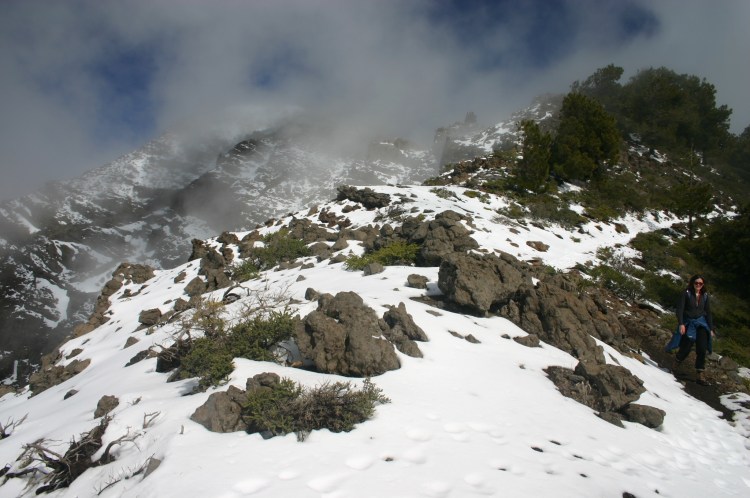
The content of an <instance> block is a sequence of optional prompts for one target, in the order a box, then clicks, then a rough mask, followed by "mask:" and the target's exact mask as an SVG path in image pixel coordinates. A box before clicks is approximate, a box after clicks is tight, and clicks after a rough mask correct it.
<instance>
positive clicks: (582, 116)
mask: <svg viewBox="0 0 750 498" xmlns="http://www.w3.org/2000/svg"><path fill="white" fill-rule="evenodd" d="M619 150H620V135H619V132H618V131H617V125H616V121H615V119H614V117H612V116H611V115H610V114H608V113H607V112H606V111H605V110H604V107H602V105H601V104H600V103H598V102H597V101H596V100H594V99H592V98H590V97H587V96H585V95H583V94H581V93H569V94H568V95H567V96H566V97H565V99H563V105H562V109H561V110H560V125H559V127H558V129H557V135H556V136H555V140H554V142H553V144H552V164H553V166H552V169H553V171H554V172H555V174H556V175H557V176H558V177H559V178H561V179H562V180H565V181H575V180H583V181H585V180H589V179H591V178H592V177H594V176H595V175H602V174H603V170H604V168H605V167H606V166H607V165H609V164H613V163H615V162H616V161H617V157H618V153H619Z"/></svg>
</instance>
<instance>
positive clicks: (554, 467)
mask: <svg viewBox="0 0 750 498" xmlns="http://www.w3.org/2000/svg"><path fill="white" fill-rule="evenodd" d="M371 188H372V189H373V190H375V191H376V192H380V193H387V194H389V195H391V204H397V205H398V207H400V208H403V210H404V215H411V216H419V215H423V216H424V217H425V219H427V220H429V219H432V218H434V216H435V215H436V214H438V213H440V212H442V211H445V210H448V209H452V210H454V211H457V212H460V213H467V214H469V215H470V216H471V222H470V223H468V222H467V223H465V226H466V227H467V228H468V229H469V230H471V231H472V235H471V236H472V237H473V238H474V239H475V240H477V242H478V243H479V246H480V250H482V251H487V252H498V251H503V252H507V253H509V254H511V255H514V256H516V257H517V258H519V259H520V260H524V261H531V260H537V259H541V260H543V262H544V264H547V265H549V266H552V267H554V268H558V269H568V268H571V267H573V266H575V265H576V264H578V263H584V262H585V261H587V260H589V259H593V258H594V257H595V254H596V250H597V249H598V248H600V247H605V246H606V247H614V246H616V245H617V244H623V245H624V244H625V243H626V242H627V241H628V240H629V239H630V238H632V237H633V236H634V235H635V234H636V233H637V232H638V231H644V230H653V229H655V228H658V227H663V226H668V225H669V224H671V223H672V222H674V221H675V220H674V219H672V218H670V217H667V216H663V215H660V216H659V217H658V218H657V217H650V216H647V217H644V218H643V219H638V218H634V217H626V218H623V219H620V220H617V223H621V224H623V225H625V226H626V227H627V229H628V231H629V234H625V233H621V232H620V231H618V230H617V229H616V227H615V226H614V224H596V223H590V224H588V225H586V226H584V227H583V231H582V233H579V232H576V233H574V234H573V233H570V232H568V231H566V230H564V229H563V228H561V227H557V226H555V225H549V226H547V227H545V228H540V227H539V226H536V225H533V224H527V225H526V226H518V225H515V224H514V225H509V224H505V223H504V222H503V219H502V218H501V217H498V215H497V213H496V211H497V209H499V208H501V207H504V206H505V205H506V201H505V200H503V199H502V198H500V197H496V196H493V195H489V196H488V198H487V199H486V202H482V200H480V199H479V198H475V197H468V196H466V195H464V194H465V192H466V190H467V189H465V188H462V187H455V186H446V187H440V188H435V187H423V186H410V187H404V186H375V187H371ZM446 192H450V193H452V194H453V195H451V196H447V195H445V193H446ZM347 205H349V206H350V208H351V206H353V203H350V202H340V203H338V202H331V203H326V204H322V205H320V206H319V211H318V212H320V210H322V209H325V210H328V211H330V212H332V213H334V214H336V215H337V216H345V217H346V218H348V219H349V220H350V222H351V225H350V227H351V228H357V227H361V226H366V225H376V224H378V225H381V226H382V225H383V224H384V223H391V224H395V223H396V222H395V221H393V220H391V219H389V218H388V217H387V216H388V213H389V207H385V208H380V209H375V210H371V211H368V210H365V209H364V208H361V207H360V208H359V209H355V210H352V211H350V210H349V209H350V208H349V209H347V212H344V208H345V206H347ZM307 213H308V211H307V210H305V211H300V212H298V213H295V214H293V215H291V216H286V217H284V218H281V219H280V220H278V221H277V222H276V224H274V225H272V226H264V227H261V228H259V229H258V231H259V232H260V233H261V235H264V234H267V233H271V232H274V231H277V230H279V229H280V228H281V227H283V226H286V225H287V224H288V223H289V221H291V219H292V218H297V219H300V218H305V217H308V214H307ZM309 218H310V220H311V221H312V222H314V223H318V220H317V215H310V216H309ZM246 234H247V232H236V235H237V236H238V237H239V238H240V239H242V237H243V236H244V235H246ZM529 241H531V242H533V241H540V242H543V243H544V244H547V245H549V249H548V250H547V251H546V252H540V251H538V250H536V249H534V248H533V247H531V246H529V245H528V244H527V243H526V242H529ZM207 242H208V243H209V245H211V246H214V247H219V246H220V244H219V243H218V241H217V240H216V238H213V239H210V240H208V241H207ZM233 250H234V252H235V256H238V251H237V249H236V247H234V248H233ZM350 251H351V252H352V253H355V254H358V253H360V252H361V251H362V247H361V246H360V245H359V243H357V242H355V241H349V242H348V247H347V248H346V249H343V250H342V251H341V252H342V253H343V254H348V253H349V252H350ZM304 263H312V267H310V268H306V269H302V268H301V267H298V268H293V269H285V270H271V271H267V272H264V273H263V274H262V277H261V279H260V280H254V281H248V282H245V283H243V284H242V285H243V286H244V287H245V288H248V289H251V290H260V289H263V288H264V287H265V286H272V287H284V288H286V289H288V292H289V293H290V297H291V298H292V299H293V301H292V302H291V303H290V306H291V307H292V310H293V312H294V313H295V314H299V315H300V316H305V315H306V314H308V313H309V312H311V311H313V310H315V309H316V308H317V303H316V302H310V301H307V300H306V299H305V298H304V296H305V292H306V290H307V289H308V288H313V289H316V290H317V291H320V292H327V293H330V294H334V295H335V294H336V293H337V292H341V291H354V292H356V293H357V294H359V295H360V296H361V297H362V299H363V300H364V302H365V303H366V304H367V305H368V306H370V307H371V308H373V309H374V310H375V311H376V313H378V314H379V315H380V314H382V313H383V312H384V311H385V310H386V309H387V306H389V305H398V304H399V303H401V302H403V303H404V304H405V306H406V308H407V311H408V313H409V314H411V315H412V317H413V319H414V321H415V323H416V324H417V325H419V327H421V328H422V329H423V330H424V331H425V332H426V333H427V335H428V336H429V342H425V343H420V349H422V351H423V353H424V357H423V358H412V357H408V356H405V355H403V354H400V353H398V357H399V361H400V363H401V368H400V369H398V370H394V371H390V372H387V373H385V374H383V375H380V376H377V377H375V378H373V379H372V380H373V382H374V383H375V384H376V385H377V386H378V387H379V388H381V389H382V390H383V393H384V394H385V395H386V396H388V397H389V398H390V399H391V403H389V404H386V405H380V406H378V407H377V409H376V414H375V417H374V418H373V419H372V420H369V421H367V422H364V423H362V424H359V425H358V426H357V428H356V429H355V430H353V431H352V432H349V433H332V432H329V431H327V430H320V431H314V432H313V433H311V434H310V436H309V437H308V438H307V439H306V440H305V441H304V442H302V443H300V442H298V441H297V439H296V437H295V436H294V435H293V434H291V435H288V436H285V437H275V438H272V439H269V440H264V439H262V438H261V437H260V436H259V435H258V434H252V435H248V434H245V433H242V432H236V433H229V434H215V433H211V432H209V431H207V430H206V429H204V428H203V427H202V426H200V425H198V424H196V423H194V422H192V421H191V420H190V415H191V414H192V413H193V412H194V411H195V409H196V408H197V407H198V406H200V405H202V404H203V403H204V402H205V401H206V399H207V397H208V396H209V395H210V394H211V393H212V392H216V391H219V390H226V389H227V386H221V387H219V388H216V389H209V390H208V391H207V392H205V393H199V394H193V395H189V396H188V395H186V394H187V393H189V392H190V391H191V390H192V388H193V386H194V385H195V383H196V381H195V379H188V380H183V381H178V382H172V383H167V382H166V379H167V377H168V376H169V374H168V373H166V374H165V373H157V372H156V371H155V361H156V360H155V359H146V360H143V361H140V362H138V363H135V364H133V365H131V366H129V367H125V364H126V363H128V361H130V359H131V358H133V357H134V356H135V355H136V354H137V353H138V352H139V351H144V350H146V349H148V348H149V347H152V346H157V345H164V346H167V345H169V344H170V342H171V341H172V340H173V336H174V334H176V333H177V330H178V328H179V326H178V325H177V324H175V323H167V324H165V325H163V326H160V327H155V328H152V329H146V328H141V327H140V324H139V323H138V316H139V313H140V312H141V311H142V310H145V309H152V308H156V307H158V308H159V309H160V310H162V311H167V310H169V309H170V308H171V307H172V305H173V303H174V301H175V300H176V299H178V298H185V294H184V287H185V285H186V283H187V282H189V281H190V280H191V279H193V278H194V277H196V276H198V271H199V265H200V262H199V261H198V260H195V261H191V262H188V263H185V264H182V265H179V266H177V267H175V268H172V269H165V270H157V271H156V272H155V276H154V277H153V278H151V279H150V280H148V281H147V282H145V283H144V284H134V283H129V284H126V285H124V286H123V287H122V288H120V289H119V290H117V291H116V292H115V293H114V294H112V295H111V296H110V302H111V305H110V308H109V310H108V312H107V315H108V317H109V321H107V322H106V323H104V324H102V325H100V326H99V327H98V328H97V329H95V330H94V331H92V332H91V333H89V334H86V335H84V336H81V337H77V338H75V339H72V340H70V341H68V342H67V343H65V344H64V345H63V346H62V347H61V348H60V351H61V354H62V360H61V361H60V362H59V364H60V365H66V364H70V363H72V362H73V361H75V360H91V363H90V364H89V366H88V367H87V368H86V369H85V370H83V371H82V372H81V373H79V374H78V375H76V376H74V377H73V378H71V379H69V380H67V381H66V382H64V383H62V384H59V385H57V386H54V387H52V388H50V389H48V390H46V391H44V392H41V393H40V394H38V395H36V396H30V393H29V392H28V391H26V392H24V393H22V394H20V395H13V394H8V395H6V396H4V397H3V398H0V422H2V423H7V422H8V421H12V420H21V419H22V418H23V417H24V416H26V419H25V420H24V422H23V423H22V424H20V425H18V426H17V427H15V428H14V430H13V432H12V434H11V435H10V437H7V438H5V439H3V440H2V441H0V467H1V466H4V465H6V464H7V465H10V466H11V468H15V467H14V466H17V465H19V462H17V461H16V459H17V458H18V456H19V455H20V454H21V453H22V451H23V446H24V445H25V444H29V443H31V442H34V441H37V440H39V439H41V438H44V439H45V441H47V444H48V445H49V447H50V448H51V449H53V450H55V451H58V452H64V451H65V449H66V448H67V445H68V444H69V441H70V440H71V438H73V437H76V438H77V437H78V436H79V435H80V434H82V433H83V432H86V431H89V430H91V429H92V428H93V427H94V426H95V425H97V424H98V420H95V419H94V418H93V411H94V408H95V407H96V405H97V402H98V401H99V399H100V398H101V397H102V396H104V395H113V396H116V397H117V398H118V399H119V400H120V404H119V405H118V406H117V407H116V408H115V409H114V410H113V412H112V413H111V415H112V417H113V418H112V421H111V423H110V425H109V427H108V429H107V431H106V433H105V435H104V439H103V445H104V447H106V446H107V444H108V443H110V442H112V441H114V440H116V439H117V438H120V437H122V436H124V435H125V434H128V433H130V434H133V433H136V432H137V433H139V437H138V438H137V439H136V440H135V441H134V444H123V445H119V446H116V447H115V449H114V450H113V455H114V456H115V460H114V461H113V462H112V463H110V464H107V465H103V466H101V467H95V468H91V469H88V470H87V471H86V472H85V473H83V474H82V475H81V476H80V477H78V479H76V480H75V481H74V482H73V483H72V484H71V486H70V487H69V488H63V489H60V490H57V491H54V492H52V493H50V494H49V496H54V497H76V496H81V497H82V496H95V495H97V493H98V492H99V491H101V492H102V493H101V496H122V497H136V496H138V497H159V498H162V497H180V496H217V497H240V496H258V497H278V496H301V497H308V496H309V497H323V496H326V497H350V496H357V497H364V498H367V497H372V498H380V497H383V496H427V497H449V496H513V497H516V496H518V497H521V496H530V495H536V496H562V497H601V496H622V493H624V492H628V493H631V494H632V495H635V496H639V497H641V496H654V495H655V494H658V495H659V496H699V495H711V496H743V495H745V494H747V493H748V492H750V452H749V450H750V446H749V445H748V440H747V438H746V434H745V435H743V434H742V433H741V432H742V431H740V430H738V429H736V428H734V427H733V426H732V425H730V424H729V423H728V422H727V421H724V420H722V419H720V418H719V417H718V413H717V412H716V411H714V410H713V409H711V408H710V407H708V406H706V405H705V404H703V403H701V402H699V401H697V400H696V399H694V398H692V397H691V396H689V395H687V394H686V393H685V392H684V390H683V389H682V387H681V385H680V384H679V383H678V382H676V381H675V379H674V378H673V377H672V376H671V375H670V374H668V373H665V372H663V371H661V370H660V369H659V368H657V367H656V366H655V365H654V364H653V362H651V363H649V362H648V361H646V362H645V363H643V362H640V361H638V360H636V359H634V358H631V357H628V356H625V355H623V354H621V353H619V352H618V351H616V350H615V349H613V348H611V347H609V346H607V345H606V344H603V343H600V344H601V345H602V346H603V347H604V349H605V353H606V356H607V358H608V359H610V358H611V359H612V360H613V361H616V362H617V363H619V364H620V365H622V366H624V367H626V368H627V369H629V370H630V371H631V372H632V373H633V374H635V375H636V376H638V377H639V378H640V379H642V380H643V381H644V386H645V387H646V389H647V391H646V392H645V393H644V394H643V395H641V399H640V400H639V402H641V403H644V404H648V405H651V406H654V407H656V408H660V409H662V410H664V411H665V412H666V414H667V415H666V417H665V419H664V423H663V426H662V427H660V428H659V430H653V429H648V428H646V427H645V426H642V425H639V424H631V423H628V422H625V429H621V428H618V427H615V426H614V425H612V424H610V423H608V422H605V421H604V420H601V419H600V418H598V417H597V416H596V415H595V412H594V411H593V410H591V409H590V408H588V407H586V406H584V405H581V404H579V403H577V402H575V401H573V400H572V399H569V398H566V397H563V396H562V395H561V394H560V393H559V392H558V391H557V389H556V388H555V386H554V384H553V383H552V382H551V381H550V380H549V379H548V378H547V376H546V374H545V373H544V371H543V370H544V369H545V368H547V367H549V366H553V365H554V366H562V367H566V368H573V367H574V366H575V364H576V363H577V360H576V359H575V358H574V357H572V356H571V355H569V354H568V353H565V352H563V351H561V350H559V349H557V348H555V347H552V346H550V345H547V344H542V347H540V348H528V347H525V346H522V345H520V344H518V343H516V342H515V341H513V340H509V339H508V338H513V337H523V336H525V335H526V332H525V331H523V330H522V329H520V328H519V327H517V326H516V325H514V324H513V323H511V322H510V321H508V320H506V319H504V318H501V317H485V318H479V317H475V316H468V315H463V314H458V313H451V312H448V311H443V310H441V311H440V312H439V313H438V314H437V315H436V314H435V309H434V308H432V307H430V306H429V305H428V304H425V303H423V302H420V301H417V300H414V299H413V298H418V297H420V296H422V295H423V294H424V293H425V291H424V290H420V289H415V288H411V287H407V286H406V285H405V282H406V279H407V277H408V276H409V275H410V274H413V273H417V274H420V275H423V276H425V277H426V278H427V279H428V282H430V283H434V282H437V279H438V268H436V267H429V268H421V267H420V268H415V267H405V266H389V267H386V269H385V271H384V272H383V273H380V274H377V275H372V276H363V274H362V273H361V272H353V271H347V270H345V268H344V265H343V264H342V263H331V262H330V261H328V260H324V261H321V262H318V261H317V260H316V259H315V258H313V257H310V258H307V259H305V260H304ZM182 272H184V273H185V277H184V278H183V279H182V281H181V282H175V279H176V277H177V276H178V275H179V274H180V273H182ZM300 277H304V280H301V279H300ZM225 291H226V289H220V290H217V291H214V292H212V293H209V294H206V295H204V297H205V298H208V299H215V300H220V299H221V297H222V295H223V293H224V292H225ZM427 292H429V293H437V292H439V291H438V290H436V286H434V285H428V291H427ZM242 305H243V299H240V300H239V301H236V302H234V303H231V304H228V305H227V306H226V308H225V309H226V313H227V316H232V315H233V314H235V313H238V312H239V310H240V309H241V307H242ZM451 332H455V333H458V334H459V335H461V336H464V337H465V336H468V335H469V334H471V335H473V336H474V337H475V338H476V339H478V340H479V343H478V344H473V343H470V342H468V341H465V340H462V339H460V338H457V337H455V336H454V335H453V334H451ZM504 336H505V337H504ZM129 338H135V339H137V340H138V342H136V343H135V344H133V345H130V346H129V347H125V344H126V341H127V340H128V339H129ZM234 365H235V370H234V372H233V373H232V374H231V376H230V379H229V382H228V384H229V385H233V386H237V387H239V388H244V385H245V381H246V379H247V378H248V377H252V376H253V375H256V374H258V373H262V372H273V373H277V374H279V375H280V376H282V377H288V378H291V379H292V380H294V381H297V382H300V383H301V384H303V385H305V386H317V385H321V384H323V383H326V382H333V381H338V380H340V381H352V382H354V383H355V384H358V385H361V382H362V380H361V379H351V378H345V377H341V376H337V375H328V374H320V373H315V372H311V371H307V370H302V369H296V368H289V367H284V366H281V365H278V364H275V363H271V362H257V361H250V360H246V359H235V360H234ZM71 390H76V391H77V393H76V394H75V395H74V396H72V397H69V398H68V399H65V396H66V394H67V393H70V392H71ZM741 402H742V400H741V399H740V400H736V403H741ZM146 414H155V415H154V418H153V421H152V423H150V424H149V425H148V427H144V419H145V416H146ZM745 427H746V426H745ZM152 457H153V458H156V459H159V460H160V461H161V464H160V466H159V467H158V468H157V469H156V470H154V471H153V472H152V473H150V474H149V475H148V476H144V474H138V475H132V473H133V470H134V469H139V468H141V467H143V466H144V464H145V463H146V462H147V461H148V460H149V459H150V458H152ZM124 476H127V477H128V478H127V479H126V478H124ZM25 483H26V482H25V481H24V480H23V479H18V478H15V479H10V480H8V481H6V482H5V483H4V484H2V485H0V497H5V496H8V497H10V496H32V495H33V494H34V490H35V489H36V488H37V487H38V485H36V486H32V487H25ZM105 486H107V487H106V489H103V488H104V487H105Z"/></svg>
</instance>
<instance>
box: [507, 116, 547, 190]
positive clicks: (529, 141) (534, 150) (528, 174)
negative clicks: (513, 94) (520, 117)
mask: <svg viewBox="0 0 750 498" xmlns="http://www.w3.org/2000/svg"><path fill="white" fill-rule="evenodd" d="M519 129H520V131H521V132H522V134H523V139H522V143H521V154H522V156H523V157H522V158H521V159H520V160H519V161H518V164H517V165H516V182H517V184H518V187H519V188H520V189H523V190H530V191H532V192H543V191H544V190H546V186H547V181H548V179H549V169H550V157H551V153H552V151H551V146H552V137H551V136H550V134H549V133H544V132H542V130H541V129H540V128H539V125H538V124H537V123H536V122H535V121H532V120H524V121H521V123H520V124H519Z"/></svg>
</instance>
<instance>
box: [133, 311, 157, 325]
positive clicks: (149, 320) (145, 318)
mask: <svg viewBox="0 0 750 498" xmlns="http://www.w3.org/2000/svg"><path fill="white" fill-rule="evenodd" d="M160 321H161V310H160V309H159V308H152V309H149V310H143V311H141V313H140V314H139V315H138V323H141V324H143V325H145V326H146V327H150V326H152V325H156V324H157V323H159V322H160Z"/></svg>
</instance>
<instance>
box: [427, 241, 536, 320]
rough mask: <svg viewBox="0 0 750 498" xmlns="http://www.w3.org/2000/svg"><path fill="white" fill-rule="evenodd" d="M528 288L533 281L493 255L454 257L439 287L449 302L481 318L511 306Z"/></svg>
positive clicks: (441, 273)
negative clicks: (488, 313)
mask: <svg viewBox="0 0 750 498" xmlns="http://www.w3.org/2000/svg"><path fill="white" fill-rule="evenodd" d="M524 284H529V285H530V278H528V277H525V276H524V275H523V274H522V273H521V272H520V271H519V270H518V269H517V268H515V267H514V266H513V265H512V264H510V263H508V262H507V261H504V260H503V259H501V258H499V257H497V256H495V255H493V254H488V255H482V256H480V255H477V254H460V253H453V254H451V255H449V256H447V257H446V258H445V259H444V260H443V262H442V263H441V264H440V270H439V271H438V287H439V288H440V290H441V291H442V292H443V294H444V295H445V297H446V299H447V300H448V301H449V302H452V303H453V304H455V305H457V306H458V307H460V308H464V309H467V310H469V311H471V312H474V313H476V314H478V315H480V316H481V315H485V314H486V313H487V312H488V311H490V310H491V309H493V308H496V307H498V306H499V305H501V304H504V303H506V302H508V301H509V300H510V298H511V297H512V296H513V295H514V294H515V293H516V292H517V290H518V288H519V287H521V286H522V285H524Z"/></svg>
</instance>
